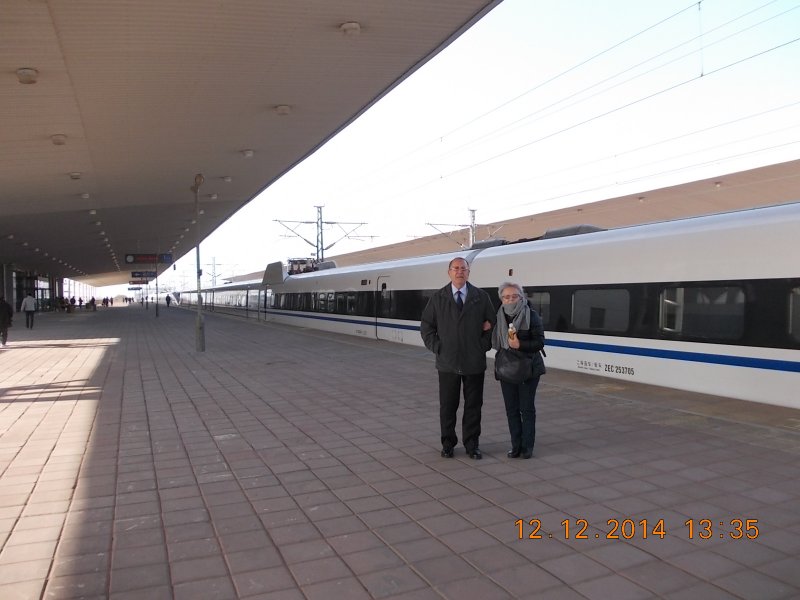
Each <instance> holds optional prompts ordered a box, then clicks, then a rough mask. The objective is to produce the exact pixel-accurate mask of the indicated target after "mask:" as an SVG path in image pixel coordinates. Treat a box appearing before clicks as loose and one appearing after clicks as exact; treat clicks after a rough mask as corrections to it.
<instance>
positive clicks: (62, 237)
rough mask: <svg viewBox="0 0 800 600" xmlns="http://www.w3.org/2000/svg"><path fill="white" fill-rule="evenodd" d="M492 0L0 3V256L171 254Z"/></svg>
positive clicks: (76, 259) (75, 267)
mask: <svg viewBox="0 0 800 600" xmlns="http://www.w3.org/2000/svg"><path fill="white" fill-rule="evenodd" d="M500 1H501V0H341V1H338V0H337V1H332V0H135V1H134V0H115V1H110V0H7V1H4V2H3V3H2V10H0V65H1V66H0V123H2V126H0V263H3V264H12V265H14V267H15V268H18V269H21V270H27V271H34V272H37V273H40V274H43V275H44V274H52V275H55V276H57V277H69V278H72V279H77V280H79V281H85V282H87V283H89V284H91V285H96V286H102V285H111V284H118V283H126V282H127V281H128V280H129V279H130V276H131V275H130V272H131V270H142V269H146V267H147V266H146V265H139V264H137V265H130V264H127V263H126V260H125V259H126V255H129V254H167V253H172V255H173V259H174V260H177V259H178V258H179V257H180V256H182V255H183V254H185V253H186V252H188V251H190V250H191V249H192V248H193V247H194V244H195V241H196V240H197V239H198V236H199V238H200V239H201V240H202V239H203V238H204V237H206V236H207V235H208V234H209V233H211V232H212V231H213V230H214V229H216V228H217V227H218V226H219V225H220V224H222V223H223V222H224V221H225V220H226V219H227V218H228V217H230V216H231V215H232V214H233V213H234V212H236V211H237V210H238V209H240V208H241V207H242V206H243V205H245V204H246V203H248V202H249V201H250V200H252V199H253V198H254V197H255V196H256V195H258V194H259V193H260V192H261V191H262V190H264V189H265V188H266V187H268V186H269V185H270V184H272V183H273V182H275V181H276V180H277V179H278V178H279V177H280V176H281V175H283V174H284V173H286V172H287V171H288V170H290V169H291V168H292V167H294V166H295V165H297V164H298V163H299V162H301V161H302V160H303V159H304V158H306V157H307V156H309V155H310V154H311V153H313V152H314V151H315V150H316V149H317V148H319V147H320V146H321V145H322V144H324V143H325V142H326V141H327V140H329V139H330V138H331V137H332V136H334V135H336V133H337V132H339V131H340V130H341V129H343V128H344V127H346V126H347V125H348V124H349V123H351V122H352V121H353V120H354V119H356V118H357V117H358V116H359V115H360V114H361V113H362V112H364V111H365V110H366V109H367V108H369V107H370V106H371V105H372V104H374V103H375V102H376V101H377V100H379V99H380V98H381V97H382V96H383V95H385V94H386V93H388V92H389V91H390V90H391V89H392V88H394V87H395V86H396V85H398V84H399V83H400V82H401V81H402V80H403V79H404V78H406V77H408V76H409V75H410V74H411V73H413V72H414V70H415V69H417V68H418V67H420V66H421V65H422V64H424V63H425V62H426V61H427V60H429V59H430V58H432V57H433V56H435V55H436V54H437V53H438V52H439V51H441V50H442V49H443V48H444V47H446V46H447V45H448V44H449V43H450V42H452V41H453V40H454V39H455V38H457V37H458V36H459V35H460V34H461V33H463V32H464V31H465V30H466V29H468V28H469V27H470V26H471V25H472V24H474V23H475V22H476V21H477V20H479V19H480V18H481V17H482V16H483V15H485V14H486V13H487V12H488V11H489V10H491V9H492V8H493V7H494V6H496V5H497V4H499V3H500ZM198 173H201V174H202V175H203V176H204V182H203V184H202V185H201V186H200V187H199V192H198V196H199V207H200V209H201V210H202V215H201V216H200V219H199V222H195V221H196V219H195V194H194V192H193V191H192V190H191V189H190V188H191V187H192V186H193V184H194V180H195V175H196V174H198ZM165 267H166V265H165V264H160V265H159V266H158V270H159V271H161V270H163V269H164V268H165Z"/></svg>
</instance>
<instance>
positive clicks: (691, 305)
mask: <svg viewBox="0 0 800 600" xmlns="http://www.w3.org/2000/svg"><path fill="white" fill-rule="evenodd" d="M799 235H800V204H799V203H792V204H786V205H780V206H774V207H766V208H757V209H751V210H744V211H737V212H732V213H725V214H720V215H711V216H706V217H696V218H691V219H683V220H679V221H671V222H664V223H654V224H648V225H639V226H635V227H626V228H620V229H615V230H609V231H596V232H591V233H583V234H580V235H572V236H565V237H554V238H551V239H538V240H534V241H529V242H522V243H514V244H508V245H503V246H497V247H491V248H486V249H482V250H470V251H464V252H460V253H450V254H442V255H436V256H427V257H419V258H412V259H404V260H397V261H387V262H382V263H373V264H367V265H360V266H352V267H345V268H338V269H330V270H322V271H315V272H311V273H303V274H298V275H292V276H288V277H287V276H285V275H284V274H281V273H280V272H279V271H278V275H279V276H277V277H276V276H275V271H273V274H272V277H271V278H270V277H267V278H266V279H267V280H268V281H265V284H266V288H267V289H266V290H265V289H263V287H262V288H261V289H256V288H258V285H257V283H251V284H248V285H249V287H248V285H242V286H240V287H241V288H246V287H247V288H248V289H247V290H244V292H245V293H246V294H249V295H251V296H252V295H254V294H255V295H257V296H256V300H255V301H253V300H252V299H248V297H247V296H245V297H244V298H242V297H241V294H242V290H239V291H238V292H232V291H229V292H228V294H234V293H238V294H240V296H239V297H240V300H239V303H240V304H243V305H244V306H246V307H248V308H247V309H246V310H247V313H248V316H250V315H252V314H253V308H252V307H253V306H254V305H257V306H258V308H257V309H256V311H255V314H256V316H258V317H259V318H264V319H267V320H272V321H275V322H279V323H284V324H288V325H294V326H303V327H309V328H315V329H323V330H326V331H332V332H337V333H344V334H348V335H357V336H363V337H372V338H378V339H385V340H389V341H393V342H399V343H404V344H414V345H420V346H421V345H422V340H421V338H420V335H419V317H420V314H421V313H422V309H423V307H424V306H425V303H426V302H427V300H428V298H430V296H431V295H432V294H433V292H434V291H435V290H437V289H439V288H440V287H442V286H443V285H444V284H445V283H447V265H448V263H449V262H450V260H452V259H453V258H455V257H458V256H461V257H464V258H466V259H467V260H468V261H469V262H470V264H471V273H470V282H471V283H473V284H474V285H476V286H478V287H481V288H484V289H486V290H487V291H488V292H489V293H490V295H491V296H492V298H493V300H494V301H495V302H497V303H498V305H499V300H498V298H497V286H498V285H499V284H500V283H501V282H503V281H505V280H511V281H515V282H517V283H520V284H521V285H522V286H523V287H524V289H525V291H526V295H527V296H528V298H529V300H530V301H531V303H532V304H533V305H534V306H535V307H536V308H537V310H539V312H540V314H541V315H542V318H543V321H544V325H545V332H546V337H547V345H546V350H547V364H548V366H550V367H554V368H559V369H567V370H573V371H581V372H586V373H591V374H594V375H598V376H603V377H610V378H615V379H625V380H630V381H637V382H641V383H648V384H654V385H660V386H667V387H671V388H677V389H684V390H689V391H694V392H703V393H709V394H716V395H721V396H727V397H732V398H740V399H744V400H753V401H758V402H765V403H770V404H776V405H781V406H790V407H795V408H800V399H798V394H797V391H796V390H797V389H800V261H799V260H798V251H797V249H796V248H797V242H796V240H797V238H798V236H799ZM269 272H270V270H269V268H268V274H269ZM209 292H211V291H207V292H206V294H209ZM190 297H191V296H190ZM205 297H206V303H207V305H208V298H209V296H208V295H206V296H205ZM210 297H212V298H213V295H212V296H210ZM223 297H224V296H223ZM212 307H213V302H212Z"/></svg>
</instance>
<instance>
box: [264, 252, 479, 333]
mask: <svg viewBox="0 0 800 600" xmlns="http://www.w3.org/2000/svg"><path fill="white" fill-rule="evenodd" d="M478 253H479V251H478V250H472V251H467V252H462V253H450V254H437V255H435V256H423V257H415V258H408V259H402V260H396V261H387V262H381V263H371V264H366V265H357V266H350V267H342V268H336V269H330V270H323V271H315V272H312V273H303V274H301V275H293V276H291V277H288V278H286V279H285V280H283V281H281V282H278V283H273V284H270V287H271V289H272V290H273V293H274V295H275V300H274V303H273V305H272V306H270V307H268V308H267V310H266V313H267V319H268V320H271V321H274V322H277V323H284V324H288V325H299V326H303V327H310V328H314V329H322V330H324V331H332V332H335V333H344V334H348V335H357V336H361V337H370V338H377V339H382V340H388V341H392V342H398V343H401V344H413V345H418V346H423V343H422V338H421V337H420V334H419V317H420V314H421V313H422V308H424V306H425V302H427V299H428V298H429V297H430V296H431V294H432V293H433V292H434V291H435V290H437V289H439V288H440V287H442V286H443V285H444V284H445V283H446V282H447V265H448V263H449V262H450V261H451V260H452V259H454V258H456V257H459V256H463V257H465V258H467V260H468V261H471V260H472V259H474V257H475V256H477V255H478Z"/></svg>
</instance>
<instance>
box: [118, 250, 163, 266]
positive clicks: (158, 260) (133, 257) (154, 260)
mask: <svg viewBox="0 0 800 600" xmlns="http://www.w3.org/2000/svg"><path fill="white" fill-rule="evenodd" d="M125 262H126V263H127V264H129V265H137V264H141V265H155V264H161V265H171V264H172V254H155V253H152V254H126V255H125Z"/></svg>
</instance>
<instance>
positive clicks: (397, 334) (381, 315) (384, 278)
mask: <svg viewBox="0 0 800 600" xmlns="http://www.w3.org/2000/svg"><path fill="white" fill-rule="evenodd" d="M376 281H377V293H376V294H375V337H377V338H378V339H379V340H389V341H392V342H402V341H403V339H402V336H403V332H402V330H401V329H398V328H396V327H393V326H392V324H393V321H394V319H393V317H394V315H395V307H394V302H395V295H394V293H393V292H392V286H391V282H390V278H389V276H388V275H379V276H378V279H377V280H376Z"/></svg>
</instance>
